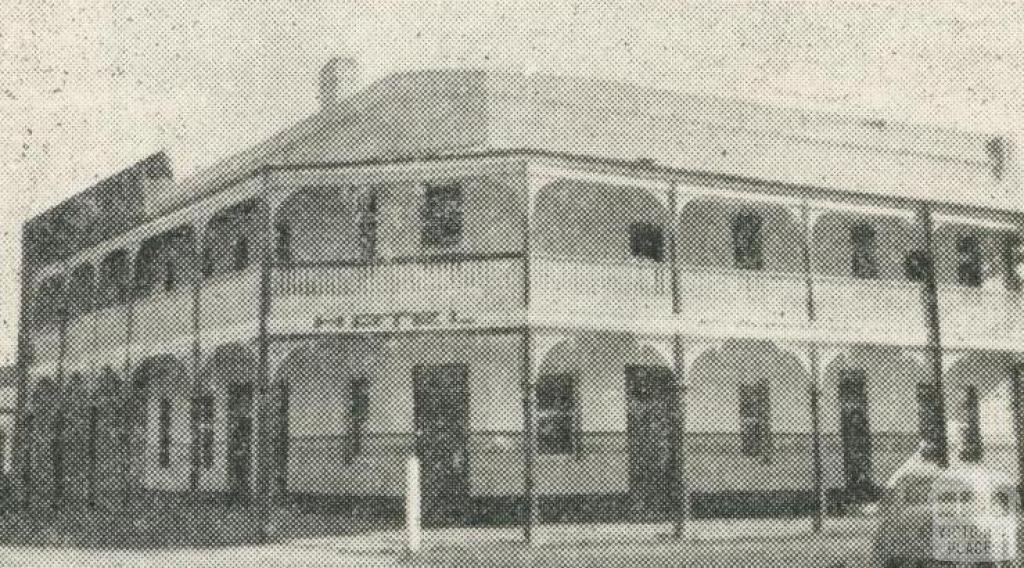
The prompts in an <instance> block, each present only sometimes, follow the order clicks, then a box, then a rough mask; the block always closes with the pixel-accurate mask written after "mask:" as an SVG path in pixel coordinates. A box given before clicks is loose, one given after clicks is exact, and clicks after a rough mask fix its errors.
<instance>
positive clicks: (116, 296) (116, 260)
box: [95, 248, 132, 308]
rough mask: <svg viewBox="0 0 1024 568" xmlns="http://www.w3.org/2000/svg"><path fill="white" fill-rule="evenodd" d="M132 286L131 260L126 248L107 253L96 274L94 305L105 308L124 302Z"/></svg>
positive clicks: (128, 296)
mask: <svg viewBox="0 0 1024 568" xmlns="http://www.w3.org/2000/svg"><path fill="white" fill-rule="evenodd" d="M131 288H132V260H131V253H130V252H129V251H128V249H123V248H121V249H117V250H113V251H111V252H109V253H107V255H106V256H104V257H103V260H101V261H100V265H99V269H98V270H97V275H96V302H95V304H96V307H97V308H106V307H110V306H117V305H121V304H124V303H126V302H127V301H128V300H129V298H130V295H131Z"/></svg>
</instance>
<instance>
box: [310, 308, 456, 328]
mask: <svg viewBox="0 0 1024 568" xmlns="http://www.w3.org/2000/svg"><path fill="white" fill-rule="evenodd" d="M474 323H476V320H475V319H474V318H472V317H467V316H463V315H459V313H458V312H457V311H455V310H449V311H448V312H441V311H439V310H423V311H408V310H401V311H397V312H382V313H373V312H370V313H362V314H352V315H351V316H344V315H339V316H317V317H316V319H314V320H313V328H314V329H325V328H333V329H349V328H351V329H403V328H410V327H411V328H417V327H432V326H443V325H451V326H464V325H473V324H474Z"/></svg>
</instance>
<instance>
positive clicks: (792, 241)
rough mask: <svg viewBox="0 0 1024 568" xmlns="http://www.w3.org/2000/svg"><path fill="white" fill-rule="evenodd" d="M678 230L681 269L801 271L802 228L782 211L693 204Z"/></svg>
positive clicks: (703, 201)
mask: <svg viewBox="0 0 1024 568" xmlns="http://www.w3.org/2000/svg"><path fill="white" fill-rule="evenodd" d="M677 227H678V233H677V234H678V237H677V241H678V245H677V246H678V259H679V262H680V264H682V265H683V266H691V267H701V268H733V269H739V270H765V271H769V272H800V271H801V270H802V260H801V259H802V250H803V239H802V236H801V229H800V225H799V222H798V220H797V219H795V218H794V217H793V214H792V213H791V212H790V210H789V209H787V208H786V207H785V206H784V205H780V204H773V203H762V202H757V201H741V200H736V199H711V198H695V199H693V200H692V201H690V202H688V203H686V205H684V206H683V209H682V211H681V212H680V213H679V220H678V222H677Z"/></svg>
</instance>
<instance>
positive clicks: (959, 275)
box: [933, 224, 1020, 290]
mask: <svg viewBox="0 0 1024 568" xmlns="http://www.w3.org/2000/svg"><path fill="white" fill-rule="evenodd" d="M933 242H934V248H935V265H936V267H935V278H936V280H937V281H938V282H939V283H940V284H953V285H958V286H964V287H968V288H991V289H1010V290H1014V289H1017V288H1018V287H1019V275H1018V274H1017V270H1018V268H1017V265H1018V263H1019V260H1020V259H1019V258H1018V255H1019V250H1018V249H1019V246H1020V243H1019V237H1018V235H1017V234H1016V233H1015V232H1013V231H1009V230H999V229H991V228H983V227H975V226H970V225H960V224H948V225H943V226H941V227H939V228H938V230H937V231H936V233H935V237H934V239H933Z"/></svg>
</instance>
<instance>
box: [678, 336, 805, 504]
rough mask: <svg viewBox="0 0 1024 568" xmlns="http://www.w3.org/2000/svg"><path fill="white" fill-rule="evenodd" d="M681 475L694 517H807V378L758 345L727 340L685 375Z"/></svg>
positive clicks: (773, 349) (792, 361) (797, 365)
mask: <svg viewBox="0 0 1024 568" xmlns="http://www.w3.org/2000/svg"><path fill="white" fill-rule="evenodd" d="M688 375H689V380H688V383H687V384H688V387H687V414H686V427H687V442H688V446H687V450H688V452H689V456H690V457H689V458H688V459H687V471H686V475H687V478H688V479H691V480H692V482H691V490H692V508H693V513H694V515H695V516H712V517H757V516H797V515H804V514H808V513H809V512H810V511H811V510H813V507H814V506H815V499H814V494H813V482H812V476H811V473H812V459H813V455H812V445H811V415H810V404H809V402H808V390H807V387H808V384H809V382H808V373H807V370H806V368H805V367H804V366H803V365H802V364H801V361H800V360H799V359H798V358H797V357H796V356H795V355H793V354H791V353H788V352H786V351H783V350H781V349H780V348H779V347H778V346H776V345H775V344H773V343H771V342H769V341H762V340H728V341H725V342H724V343H722V344H721V346H720V347H717V348H714V349H710V350H707V351H705V352H704V353H702V354H701V355H700V356H698V357H697V359H696V360H695V361H694V362H693V364H692V367H691V370H690V372H689V373H688Z"/></svg>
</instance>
